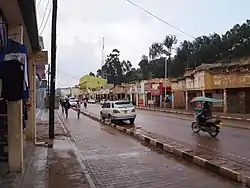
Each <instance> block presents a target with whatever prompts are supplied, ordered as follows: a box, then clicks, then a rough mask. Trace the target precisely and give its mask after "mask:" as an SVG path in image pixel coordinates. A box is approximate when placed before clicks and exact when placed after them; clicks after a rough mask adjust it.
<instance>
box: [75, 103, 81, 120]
mask: <svg viewBox="0 0 250 188" xmlns="http://www.w3.org/2000/svg"><path fill="white" fill-rule="evenodd" d="M80 112H81V103H80V102H79V101H77V103H76V113H77V119H79V118H80Z"/></svg>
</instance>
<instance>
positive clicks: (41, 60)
mask: <svg viewBox="0 0 250 188" xmlns="http://www.w3.org/2000/svg"><path fill="white" fill-rule="evenodd" d="M34 64H35V65H47V64H48V51H40V52H37V53H36V55H35V59H34Z"/></svg>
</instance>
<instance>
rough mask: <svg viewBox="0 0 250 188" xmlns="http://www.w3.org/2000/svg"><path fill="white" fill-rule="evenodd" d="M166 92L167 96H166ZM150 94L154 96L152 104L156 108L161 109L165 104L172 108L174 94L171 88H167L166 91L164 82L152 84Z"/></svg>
mask: <svg viewBox="0 0 250 188" xmlns="http://www.w3.org/2000/svg"><path fill="white" fill-rule="evenodd" d="M165 91H166V96H164V95H165ZM150 94H151V96H152V101H151V102H150V103H151V104H152V103H153V105H154V106H156V107H160V106H162V104H163V103H165V104H166V105H167V106H168V107H171V103H172V102H171V101H172V93H171V87H169V86H167V87H166V89H165V87H164V86H163V83H162V82H159V83H155V82H151V83H150Z"/></svg>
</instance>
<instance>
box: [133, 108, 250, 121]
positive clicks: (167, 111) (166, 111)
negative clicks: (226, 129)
mask: <svg viewBox="0 0 250 188" xmlns="http://www.w3.org/2000/svg"><path fill="white" fill-rule="evenodd" d="M136 108H137V109H139V110H147V111H157V112H165V113H172V114H184V115H193V113H191V112H185V111H184V112H183V111H176V110H164V109H158V108H148V107H136ZM213 117H217V118H221V119H228V120H238V121H250V119H245V118H240V117H230V116H217V115H213Z"/></svg>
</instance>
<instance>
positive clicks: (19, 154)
mask: <svg viewBox="0 0 250 188" xmlns="http://www.w3.org/2000/svg"><path fill="white" fill-rule="evenodd" d="M7 111H8V149H9V152H8V157H9V158H8V161H9V170H10V171H11V172H16V171H19V170H22V169H23V126H22V125H23V123H22V100H19V101H8V110H7Z"/></svg>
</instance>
